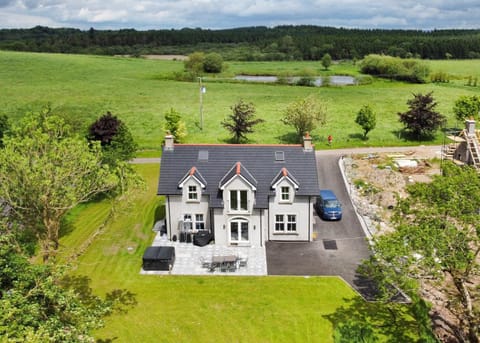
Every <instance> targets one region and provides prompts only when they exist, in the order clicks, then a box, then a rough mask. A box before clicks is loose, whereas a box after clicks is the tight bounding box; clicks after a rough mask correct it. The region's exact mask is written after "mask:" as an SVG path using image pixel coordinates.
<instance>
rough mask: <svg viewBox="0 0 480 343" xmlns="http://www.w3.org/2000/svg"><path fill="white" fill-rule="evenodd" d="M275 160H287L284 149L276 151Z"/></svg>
mask: <svg viewBox="0 0 480 343" xmlns="http://www.w3.org/2000/svg"><path fill="white" fill-rule="evenodd" d="M275 161H285V154H284V153H283V151H275Z"/></svg>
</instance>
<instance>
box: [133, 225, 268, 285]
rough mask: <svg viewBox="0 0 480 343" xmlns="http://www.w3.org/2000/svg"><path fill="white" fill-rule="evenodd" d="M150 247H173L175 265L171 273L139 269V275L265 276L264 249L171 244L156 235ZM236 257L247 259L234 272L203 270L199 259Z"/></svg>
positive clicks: (165, 237) (265, 260)
mask: <svg viewBox="0 0 480 343" xmlns="http://www.w3.org/2000/svg"><path fill="white" fill-rule="evenodd" d="M152 246H169V247H175V263H174V265H173V268H172V271H171V272H168V271H145V270H143V269H141V271H140V274H146V275H168V274H171V275H228V276H247V275H251V276H262V275H267V259H266V253H265V247H264V246H263V247H232V246H221V245H216V244H208V245H206V246H204V247H199V246H196V245H193V244H192V243H180V242H172V241H169V240H168V239H167V236H160V234H159V233H158V234H157V235H156V236H155V239H154V241H153V243H152ZM220 255H236V256H239V257H242V258H247V259H248V260H247V265H246V266H245V267H240V268H237V270H236V271H234V272H221V271H220V270H216V271H214V272H210V271H208V269H207V268H203V267H202V264H201V262H200V257H203V258H205V259H207V260H211V259H212V256H220Z"/></svg>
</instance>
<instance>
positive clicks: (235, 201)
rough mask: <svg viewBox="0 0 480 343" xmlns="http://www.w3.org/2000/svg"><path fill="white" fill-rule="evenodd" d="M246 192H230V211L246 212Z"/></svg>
mask: <svg viewBox="0 0 480 343" xmlns="http://www.w3.org/2000/svg"><path fill="white" fill-rule="evenodd" d="M247 206H248V192H247V191H246V190H231V191H230V209H231V210H232V211H247V210H248V207H247Z"/></svg>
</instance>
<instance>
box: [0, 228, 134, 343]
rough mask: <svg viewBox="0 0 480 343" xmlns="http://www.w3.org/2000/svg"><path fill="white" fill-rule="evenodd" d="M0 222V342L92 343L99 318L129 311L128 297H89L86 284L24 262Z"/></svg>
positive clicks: (61, 270) (60, 269) (61, 269)
mask: <svg viewBox="0 0 480 343" xmlns="http://www.w3.org/2000/svg"><path fill="white" fill-rule="evenodd" d="M13 230H14V227H13V226H12V223H8V224H7V223H6V221H5V220H2V219H0V270H1V273H0V308H1V309H2V311H0V337H2V341H4V342H93V341H94V338H93V337H92V331H93V330H95V329H98V328H100V327H102V326H103V317H104V316H105V315H108V314H110V313H112V312H114V311H116V310H119V311H126V310H127V309H128V307H130V306H132V305H134V304H135V303H136V300H135V298H134V295H133V294H131V293H130V292H128V291H125V290H118V289H117V290H115V291H112V292H111V293H109V294H107V296H106V297H105V299H101V298H100V297H98V296H96V295H94V294H93V293H92V292H91V291H90V288H89V287H88V280H87V279H86V278H82V277H71V276H70V277H68V276H67V275H66V272H67V268H66V266H59V265H54V264H47V265H39V264H35V263H32V262H30V261H29V260H28V255H27V254H26V253H25V252H24V250H23V248H22V246H21V245H20V244H18V241H17V240H16V236H15V234H14V233H13V232H12V231H13Z"/></svg>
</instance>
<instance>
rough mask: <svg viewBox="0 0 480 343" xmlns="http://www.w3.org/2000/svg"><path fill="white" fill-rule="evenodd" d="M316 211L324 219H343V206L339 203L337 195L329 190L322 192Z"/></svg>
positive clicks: (318, 198) (316, 204) (316, 203)
mask: <svg viewBox="0 0 480 343" xmlns="http://www.w3.org/2000/svg"><path fill="white" fill-rule="evenodd" d="M315 210H316V211H317V214H318V216H319V217H320V218H322V219H325V220H340V219H342V204H341V203H340V201H338V199H337V197H336V196H335V193H333V191H331V190H329V189H322V190H320V194H319V196H318V197H317V201H316V202H315Z"/></svg>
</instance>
